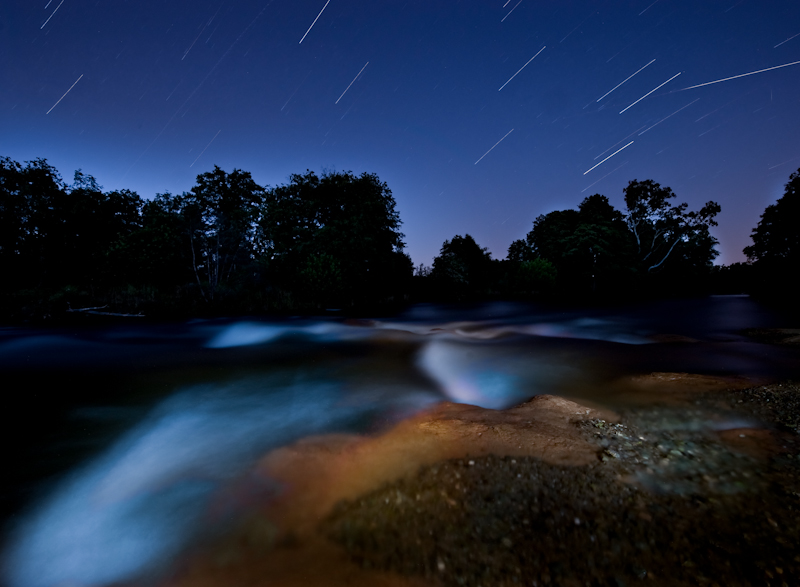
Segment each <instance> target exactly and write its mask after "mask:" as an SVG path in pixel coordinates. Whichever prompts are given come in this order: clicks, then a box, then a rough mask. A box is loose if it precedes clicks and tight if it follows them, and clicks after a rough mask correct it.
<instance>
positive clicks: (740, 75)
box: [676, 61, 800, 92]
mask: <svg viewBox="0 0 800 587" xmlns="http://www.w3.org/2000/svg"><path fill="white" fill-rule="evenodd" d="M798 63H800V61H792V62H791V63H784V64H783V65H776V66H775V67H768V68H766V69H759V70H758V71H751V72H749V73H740V74H739V75H734V76H732V77H726V78H724V79H717V80H714V81H713V82H706V83H704V84H697V85H696V86H689V87H688V88H681V89H680V90H676V91H678V92H682V91H684V90H693V89H695V88H702V87H703V86H710V85H711V84H718V83H720V82H726V81H728V80H732V79H736V78H739V77H746V76H748V75H755V74H757V73H764V72H765V71H772V70H773V69H780V68H781V67H789V66H790V65H797V64H798Z"/></svg>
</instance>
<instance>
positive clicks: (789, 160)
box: [767, 155, 800, 169]
mask: <svg viewBox="0 0 800 587" xmlns="http://www.w3.org/2000/svg"><path fill="white" fill-rule="evenodd" d="M795 159H800V155H798V156H797V157H792V158H791V159H787V160H786V161H784V162H783V163H778V164H777V165H773V166H772V167H767V169H775V168H776V167H780V166H781V165H786V164H787V163H791V162H792V161H794V160H795Z"/></svg>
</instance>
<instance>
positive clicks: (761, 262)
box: [744, 169, 800, 293]
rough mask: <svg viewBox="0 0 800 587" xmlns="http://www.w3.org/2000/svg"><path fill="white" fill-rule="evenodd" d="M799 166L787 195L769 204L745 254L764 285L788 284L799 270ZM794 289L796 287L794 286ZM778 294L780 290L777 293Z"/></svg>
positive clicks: (754, 230)
mask: <svg viewBox="0 0 800 587" xmlns="http://www.w3.org/2000/svg"><path fill="white" fill-rule="evenodd" d="M798 224H800V169H798V170H797V171H795V172H794V173H792V174H791V175H790V176H789V181H788V183H787V184H786V186H785V189H784V194H783V196H781V197H780V198H779V199H778V201H777V202H775V203H774V204H771V205H769V206H767V207H766V209H765V210H764V213H763V214H762V215H761V219H760V220H759V221H758V225H757V226H756V227H755V228H754V229H753V232H752V234H751V238H752V239H753V244H752V245H750V246H748V247H745V249H744V254H745V255H747V259H748V260H749V261H750V262H752V263H753V264H754V266H755V268H756V271H757V275H758V276H759V277H760V278H761V279H762V280H764V282H763V283H762V285H763V286H764V287H769V288H775V287H776V286H777V287H783V286H789V285H790V283H791V282H793V281H794V279H795V278H796V277H797V275H798V274H799V273H800V230H798ZM791 287H792V290H794V289H796V287H795V286H794V285H791ZM775 293H778V292H775Z"/></svg>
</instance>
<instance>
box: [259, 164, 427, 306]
mask: <svg viewBox="0 0 800 587" xmlns="http://www.w3.org/2000/svg"><path fill="white" fill-rule="evenodd" d="M290 179H291V181H290V183H289V184H288V185H283V186H279V187H276V188H273V189H271V190H269V191H268V192H267V194H266V198H265V203H264V206H263V207H262V215H261V219H260V233H259V234H260V239H261V241H262V243H263V245H262V246H263V253H264V259H265V263H266V265H267V266H268V268H269V275H270V278H271V279H272V280H273V282H275V283H277V284H280V287H282V288H286V289H288V290H289V291H291V292H292V293H293V295H294V296H296V297H297V298H298V299H299V300H303V301H304V302H306V303H309V304H311V305H313V306H321V305H334V306H338V307H341V306H345V307H347V306H353V305H362V304H365V303H370V302H375V301H380V300H388V299H390V298H397V297H402V296H403V293H404V291H405V289H406V288H407V287H408V282H409V281H410V279H411V275H412V272H413V264H412V262H411V258H410V257H409V256H408V255H406V254H405V253H404V252H403V247H404V243H403V234H402V233H401V232H400V224H401V222H400V215H399V214H398V212H397V210H396V209H395V205H396V204H395V200H394V197H393V196H392V192H391V190H390V189H389V187H388V186H387V185H386V184H385V183H383V182H381V181H380V180H379V179H378V176H377V175H374V174H368V173H363V174H362V175H360V176H355V175H353V173H352V172H340V173H335V172H327V173H323V174H322V176H317V175H316V174H315V173H314V172H313V171H307V172H306V173H305V174H303V175H299V174H294V175H292V176H291V178H290Z"/></svg>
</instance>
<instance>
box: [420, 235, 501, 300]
mask: <svg viewBox="0 0 800 587" xmlns="http://www.w3.org/2000/svg"><path fill="white" fill-rule="evenodd" d="M492 277H493V276H492V256H491V254H490V253H489V250H488V249H486V248H485V247H484V248H481V247H480V246H478V243H476V242H475V239H474V238H472V236H471V235H469V234H465V235H464V236H463V237H462V236H460V235H456V236H454V237H453V238H452V239H451V240H447V241H444V243H443V244H442V248H441V250H440V252H439V255H438V256H437V257H435V258H434V259H433V270H432V271H431V278H432V279H433V280H434V282H435V283H437V284H438V285H439V288H440V291H441V292H442V293H444V295H446V296H447V297H449V298H451V299H463V298H465V297H474V296H476V295H480V294H485V293H487V292H488V290H489V289H490V288H491V287H492V285H493V283H492Z"/></svg>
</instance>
